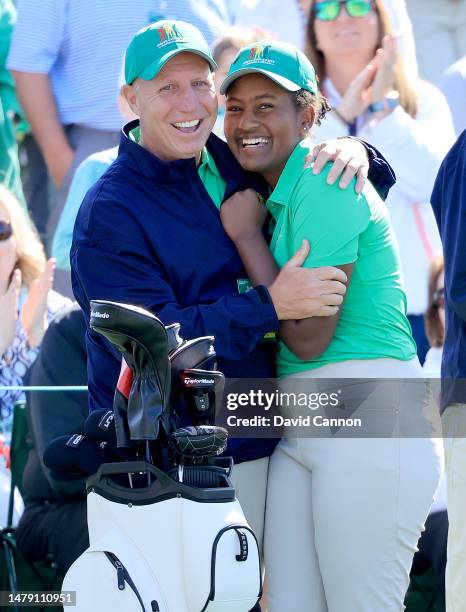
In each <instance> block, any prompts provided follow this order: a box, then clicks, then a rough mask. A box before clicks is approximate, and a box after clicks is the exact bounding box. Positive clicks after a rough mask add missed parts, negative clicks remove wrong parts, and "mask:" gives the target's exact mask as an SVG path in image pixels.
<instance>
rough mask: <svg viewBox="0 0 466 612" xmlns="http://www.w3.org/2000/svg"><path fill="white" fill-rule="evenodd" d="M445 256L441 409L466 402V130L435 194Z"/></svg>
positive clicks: (441, 172) (451, 153)
mask: <svg viewBox="0 0 466 612" xmlns="http://www.w3.org/2000/svg"><path fill="white" fill-rule="evenodd" d="M431 202H432V208H433V209H434V213H435V217H436V219H437V224H438V227H439V230H440V236H441V238H442V244H443V255H444V259H445V300H446V311H445V315H446V335H445V345H444V349H443V359H442V379H443V380H442V408H445V407H446V406H447V405H448V404H451V403H453V402H461V403H464V402H466V380H465V379H466V131H464V132H463V133H462V134H461V136H460V137H459V138H458V140H457V141H456V143H455V144H454V145H453V147H452V148H451V150H450V151H449V152H448V154H447V156H446V157H445V159H444V160H443V162H442V165H441V166H440V170H439V173H438V175H437V179H436V181H435V185H434V191H433V193H432V199H431Z"/></svg>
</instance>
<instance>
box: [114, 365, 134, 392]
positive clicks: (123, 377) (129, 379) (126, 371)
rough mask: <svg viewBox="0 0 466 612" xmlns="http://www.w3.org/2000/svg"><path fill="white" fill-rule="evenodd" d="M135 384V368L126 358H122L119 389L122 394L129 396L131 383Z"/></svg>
mask: <svg viewBox="0 0 466 612" xmlns="http://www.w3.org/2000/svg"><path fill="white" fill-rule="evenodd" d="M132 384H133V370H132V369H131V368H130V367H129V365H128V364H127V363H126V361H125V360H124V359H122V360H121V370H120V376H119V377H118V382H117V391H119V392H120V393H121V394H122V395H124V396H125V397H126V399H128V398H129V392H130V391H131V385H132Z"/></svg>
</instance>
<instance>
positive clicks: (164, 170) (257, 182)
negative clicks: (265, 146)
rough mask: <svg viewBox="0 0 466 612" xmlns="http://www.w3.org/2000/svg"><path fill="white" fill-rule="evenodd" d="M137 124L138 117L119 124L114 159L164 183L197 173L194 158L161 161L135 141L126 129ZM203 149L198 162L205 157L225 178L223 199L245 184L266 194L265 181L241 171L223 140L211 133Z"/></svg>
mask: <svg viewBox="0 0 466 612" xmlns="http://www.w3.org/2000/svg"><path fill="white" fill-rule="evenodd" d="M138 127H139V119H135V120H134V121H130V122H129V123H127V124H126V125H124V126H123V128H122V131H121V137H120V147H119V149H118V159H122V160H124V161H125V163H127V164H128V165H129V166H130V167H131V169H132V170H134V171H135V172H137V173H139V174H142V175H143V176H145V177H146V178H149V179H152V180H154V181H156V182H161V183H164V184H165V185H166V184H174V183H178V182H180V181H185V180H186V179H187V178H188V177H194V176H196V175H197V176H198V167H197V166H196V162H195V159H194V158H191V159H177V160H176V161H171V162H165V161H162V160H161V159H159V158H158V157H157V156H156V155H154V154H153V153H151V152H150V151H148V150H147V149H145V148H144V147H142V146H141V145H139V144H137V142H135V141H134V139H132V138H131V136H130V132H131V131H132V130H134V129H135V128H138ZM206 153H207V155H205V156H204V158H201V159H202V162H204V161H205V163H207V164H208V165H209V168H210V169H211V170H212V172H215V174H216V175H217V176H220V177H221V178H222V179H223V180H224V181H225V183H226V189H225V199H226V198H228V197H230V196H231V195H232V194H233V193H235V192H236V191H238V190H241V189H247V188H248V187H253V188H254V189H256V190H257V191H259V192H260V193H262V194H263V195H264V196H265V195H266V194H267V191H266V189H267V187H266V183H265V181H264V180H263V179H262V178H261V177H260V176H259V175H257V174H256V175H255V174H251V173H248V172H245V171H244V170H243V169H242V168H241V166H240V165H239V164H238V162H237V161H236V159H235V157H234V156H233V153H232V152H231V151H230V149H229V148H228V145H227V144H226V142H225V141H224V140H222V139H221V138H218V136H216V135H215V134H211V135H210V136H209V138H208V140H207V144H206ZM214 168H215V169H214Z"/></svg>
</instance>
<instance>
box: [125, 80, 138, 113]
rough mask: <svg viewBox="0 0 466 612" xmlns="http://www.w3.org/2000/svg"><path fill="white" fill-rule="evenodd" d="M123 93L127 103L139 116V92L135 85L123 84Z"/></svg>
mask: <svg viewBox="0 0 466 612" xmlns="http://www.w3.org/2000/svg"><path fill="white" fill-rule="evenodd" d="M121 95H122V96H123V97H124V99H125V100H126V103H127V104H128V106H129V107H130V109H131V110H132V112H133V113H134V114H135V115H136V116H137V117H139V105H138V99H137V92H136V86H135V85H123V87H122V88H121Z"/></svg>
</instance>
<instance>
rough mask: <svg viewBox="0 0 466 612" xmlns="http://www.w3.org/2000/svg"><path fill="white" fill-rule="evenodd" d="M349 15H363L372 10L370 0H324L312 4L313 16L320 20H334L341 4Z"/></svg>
mask: <svg viewBox="0 0 466 612" xmlns="http://www.w3.org/2000/svg"><path fill="white" fill-rule="evenodd" d="M343 4H344V5H345V10H346V12H347V13H348V15H349V16H350V17H356V18H357V17H365V16H366V15H368V14H369V13H370V12H371V10H372V5H373V1H372V0H325V2H317V3H316V4H314V8H313V10H314V16H315V18H316V19H319V20H320V21H334V20H335V19H336V18H337V17H338V15H339V14H340V12H341V7H342V5H343Z"/></svg>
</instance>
